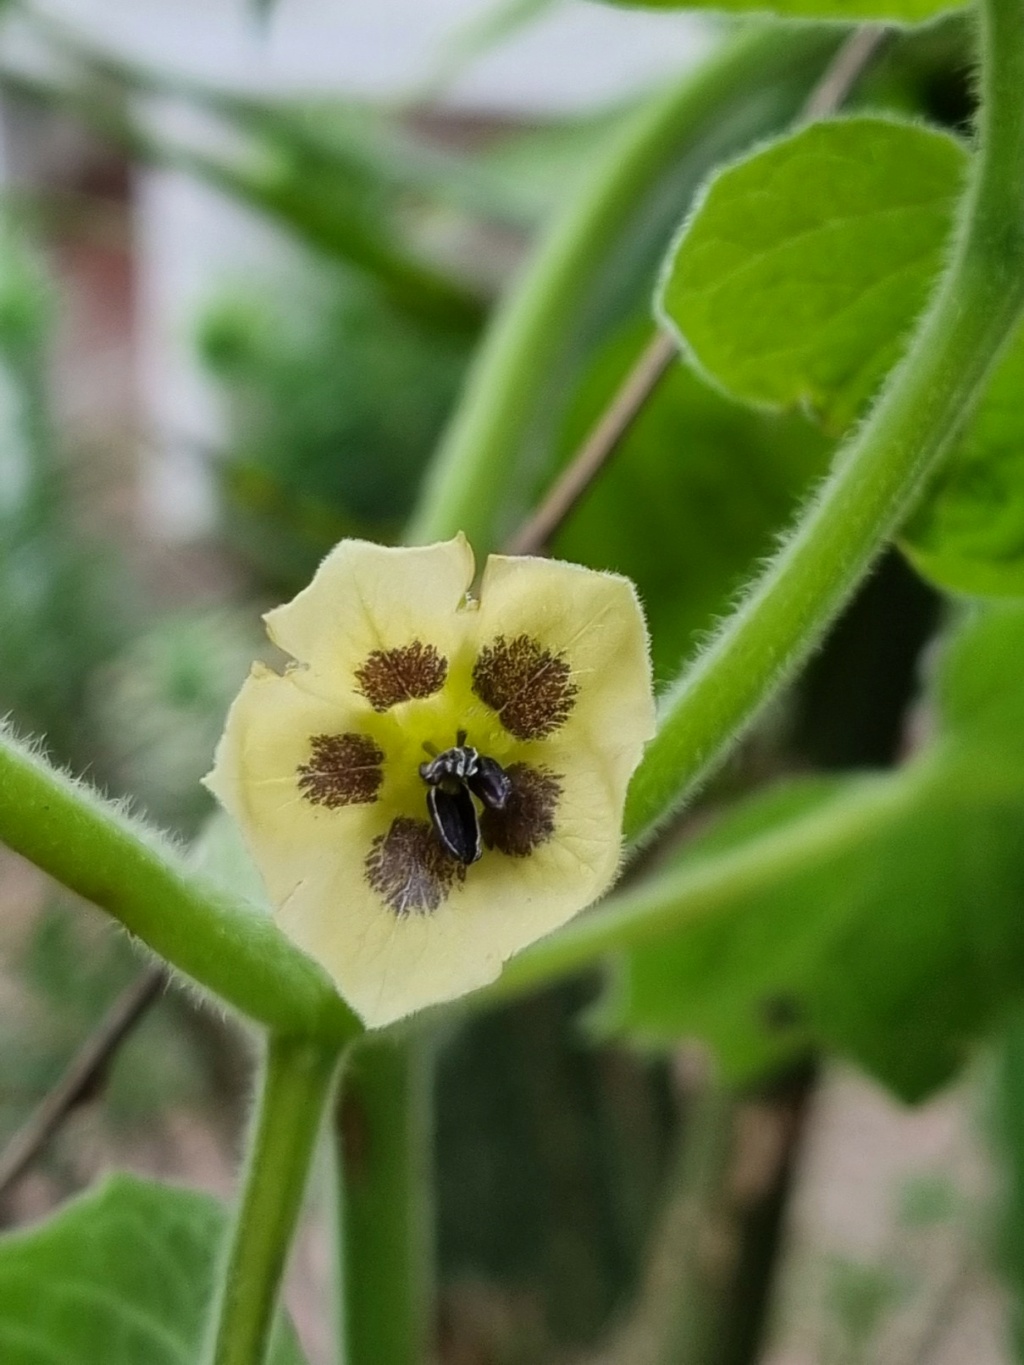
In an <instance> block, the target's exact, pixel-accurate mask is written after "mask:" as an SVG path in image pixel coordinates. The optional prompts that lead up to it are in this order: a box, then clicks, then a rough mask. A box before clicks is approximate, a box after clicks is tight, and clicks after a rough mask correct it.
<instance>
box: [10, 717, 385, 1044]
mask: <svg viewBox="0 0 1024 1365" xmlns="http://www.w3.org/2000/svg"><path fill="white" fill-rule="evenodd" d="M0 840H2V841H3V842H4V843H5V844H7V845H8V847H9V848H12V849H13V850H14V852H15V853H20V854H21V855H22V856H23V857H25V858H28V859H29V860H30V861H31V862H33V863H35V865H36V866H37V867H39V868H42V870H43V871H44V872H46V873H48V874H49V875H50V876H51V877H53V878H54V879H55V880H56V881H58V882H60V883H61V884H62V885H64V886H66V887H68V888H69V889H70V890H71V891H74V892H76V893H77V894H78V895H80V896H84V897H85V899H86V900H89V901H92V902H93V904H94V905H98V906H99V907H100V909H101V910H106V911H107V912H108V913H109V914H111V915H113V917H114V918H115V919H117V920H119V921H120V923H121V924H123V925H124V927H125V928H126V929H127V930H128V932H129V933H130V934H133V935H135V936H136V937H137V938H139V939H141V940H142V942H143V943H145V944H146V945H147V946H148V947H149V948H151V949H152V950H153V951H154V952H155V953H157V954H159V956H160V957H162V958H163V959H164V960H165V961H166V962H168V963H170V964H171V966H173V967H176V968H177V969H178V970H179V971H181V972H184V973H186V974H187V975H188V976H190V977H192V978H193V979H194V980H195V981H197V982H199V984H200V985H201V986H203V987H205V988H206V989H207V990H208V991H210V992H211V993H212V994H214V995H216V996H217V997H218V998H219V999H220V1000H221V1001H222V1002H223V1003H224V1004H227V1005H231V1006H233V1007H234V1008H235V1009H237V1010H239V1011H240V1012H241V1013H242V1014H245V1015H248V1017H249V1018H250V1019H253V1020H255V1021H257V1022H258V1023H262V1024H264V1025H266V1026H267V1027H268V1028H270V1029H272V1030H274V1031H277V1032H281V1033H287V1034H290V1035H292V1036H300V1035H301V1036H308V1037H322V1038H326V1039H329V1040H332V1041H335V1042H337V1043H339V1044H340V1043H342V1042H344V1041H345V1040H346V1039H348V1038H351V1037H353V1036H354V1035H355V1034H357V1033H360V1032H361V1031H362V1026H361V1025H360V1023H359V1021H358V1020H357V1019H356V1017H355V1015H354V1014H353V1013H352V1012H351V1010H350V1009H349V1008H348V1006H347V1005H346V1004H345V1003H344V1002H343V1001H342V999H341V997H340V996H339V995H338V993H337V992H336V991H335V989H334V986H333V985H332V984H331V982H330V980H329V978H328V977H327V975H326V973H325V972H323V971H322V970H321V969H320V968H319V967H318V966H317V965H316V964H315V963H314V962H313V961H312V960H311V959H310V958H308V957H307V956H306V955H305V953H303V952H300V951H299V949H298V948H296V947H294V946H293V945H292V944H291V943H290V942H289V941H288V939H286V938H285V936H284V935H283V934H282V933H281V932H280V930H278V929H277V927H276V926H275V924H274V922H273V920H272V919H271V917H270V915H269V914H267V913H265V912H264V911H263V910H262V908H261V907H257V906H254V905H251V904H249V903H248V902H246V901H243V900H241V899H238V898H235V897H233V896H231V895H229V894H228V893H227V892H225V891H223V890H221V888H220V887H218V886H215V885H213V884H211V883H209V882H207V881H205V880H204V879H203V878H200V877H198V876H196V875H195V874H194V873H192V872H190V871H189V870H188V869H186V868H185V866H184V865H183V864H181V863H179V861H178V860H177V858H176V857H175V855H174V852H173V850H171V849H170V848H169V847H168V846H167V845H165V844H163V843H162V841H160V840H158V839H157V837H156V836H155V835H153V834H152V832H151V831H149V830H146V829H145V827H144V826H142V825H140V824H138V823H136V822H134V821H132V820H130V819H128V817H126V816H125V815H124V813H123V812H122V811H121V810H120V809H119V808H118V807H116V806H114V805H112V804H111V803H109V802H106V801H104V800H103V799H102V798H101V797H100V796H99V795H98V794H97V793H95V792H92V791H90V790H89V789H88V788H87V787H86V786H84V785H83V784H81V783H76V782H75V781H73V780H72V779H71V778H69V777H67V776H65V775H64V774H63V773H60V772H58V771H56V769H54V768H51V767H50V766H49V765H48V764H47V763H46V762H45V761H44V760H43V759H42V758H41V757H40V756H39V755H38V754H37V753H34V752H33V751H31V750H29V749H27V748H25V747H24V746H22V745H19V744H18V743H17V742H16V741H14V740H13V739H12V737H11V736H10V734H9V733H8V732H5V731H3V730H2V729H0Z"/></svg>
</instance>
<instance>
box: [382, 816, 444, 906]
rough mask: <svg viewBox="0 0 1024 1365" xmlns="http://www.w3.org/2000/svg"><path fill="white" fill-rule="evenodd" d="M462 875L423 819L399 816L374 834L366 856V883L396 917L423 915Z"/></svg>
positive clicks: (442, 898)
mask: <svg viewBox="0 0 1024 1365" xmlns="http://www.w3.org/2000/svg"><path fill="white" fill-rule="evenodd" d="M465 875H466V869H465V868H464V867H463V865H462V863H460V862H458V861H457V860H456V859H455V858H452V857H450V856H449V855H448V854H447V853H446V852H445V850H444V849H443V848H442V847H441V845H440V844H439V843H438V841H437V837H436V835H435V834H434V831H433V829H432V828H431V826H430V825H429V824H428V822H427V821H426V820H412V819H410V818H409V816H407V815H400V816H398V817H397V818H396V819H394V820H392V822H391V828H390V829H389V830H388V832H387V834H378V835H377V837H376V839H374V841H373V843H372V844H371V846H370V851H369V853H368V854H367V855H366V880H367V881H368V882H369V884H370V886H371V887H372V888H373V889H374V891H376V892H377V894H378V895H379V896H380V897H381V899H382V900H383V901H384V902H385V904H386V905H388V906H389V907H390V908H391V909H392V910H393V911H394V912H395V914H396V915H398V916H399V917H402V916H404V915H427V914H430V913H431V912H432V911H434V910H436V909H437V908H438V907H439V906H440V905H441V904H442V903H443V902H444V901H446V900H447V899H448V894H449V892H450V891H451V889H452V887H453V885H454V884H455V883H456V882H457V881H458V882H461V881H462V880H463V879H464V877H465Z"/></svg>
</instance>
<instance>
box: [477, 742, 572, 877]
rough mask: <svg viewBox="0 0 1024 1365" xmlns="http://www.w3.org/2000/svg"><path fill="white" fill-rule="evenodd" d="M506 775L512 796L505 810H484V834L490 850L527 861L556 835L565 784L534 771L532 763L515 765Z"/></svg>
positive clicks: (555, 778) (549, 773) (552, 776)
mask: <svg viewBox="0 0 1024 1365" xmlns="http://www.w3.org/2000/svg"><path fill="white" fill-rule="evenodd" d="M505 772H506V774H507V776H508V778H509V779H510V781H511V783H512V792H511V794H510V796H509V798H508V800H507V801H506V802H505V805H504V807H503V809H501V810H490V809H488V808H486V807H485V808H484V810H483V812H482V814H481V816H480V830H481V832H482V834H483V837H484V843H485V844H486V845H487V847H488V848H496V849H497V850H498V852H499V853H507V854H508V855H509V857H511V858H525V857H526V856H527V855H528V854H530V853H532V852H533V850H534V849H535V848H539V847H540V845H541V844H544V843H547V841H548V840H549V839H550V838H551V836H552V835H553V834H554V832H555V808H556V807H557V805H558V798H559V797H560V796H561V794H562V784H561V782H559V780H558V778H557V777H556V776H555V775H554V773H551V772H548V770H547V768H532V767H531V766H530V765H529V764H528V763H513V764H512V765H511V766H510V767H508V768H506V769H505Z"/></svg>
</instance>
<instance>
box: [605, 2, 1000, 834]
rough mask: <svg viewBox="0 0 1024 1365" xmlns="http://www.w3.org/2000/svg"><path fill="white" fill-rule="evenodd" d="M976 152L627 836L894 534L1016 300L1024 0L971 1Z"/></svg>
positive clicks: (663, 739) (654, 758)
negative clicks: (932, 273)
mask: <svg viewBox="0 0 1024 1365" xmlns="http://www.w3.org/2000/svg"><path fill="white" fill-rule="evenodd" d="M981 27H982V49H983V62H982V104H981V113H980V125H981V126H980V149H979V151H978V153H977V155H976V162H975V167H974V173H973V176H972V179H971V182H970V185H969V187H968V190H967V193H966V195H965V199H964V206H963V212H962V215H961V218H960V222H959V225H958V230H957V235H956V240H955V243H954V250H953V253H952V257H951V260H950V264H949V266H948V267H947V270H946V272H945V274H944V276H943V278H942V280H941V282H940V285H939V288H938V291H937V294H936V297H935V299H934V302H933V304H932V306H931V307H930V308H929V310H928V312H927V313H926V315H925V317H924V319H923V321H922V323H921V325H920V327H919V328H918V331H917V334H916V336H915V338H914V340H913V342H912V343H911V346H910V350H909V352H908V353H907V355H906V357H905V358H904V360H903V361H902V362H901V363H900V364H899V365H898V366H897V368H896V370H895V371H894V373H893V375H892V378H891V380H890V382H889V383H888V385H887V386H886V388H885V389H884V390H883V392H882V394H881V396H880V398H879V400H878V402H877V403H876V404H875V406H874V408H873V409H872V411H871V413H870V415H869V416H868V418H867V420H866V422H865V423H864V424H863V426H862V427H861V428H860V429H859V431H857V432H856V433H855V435H854V436H853V437H852V439H851V440H850V441H849V442H848V443H847V444H846V445H845V446H844V447H843V448H842V449H841V450H840V451H839V453H838V455H837V457H836V460H835V463H834V466H833V469H832V472H831V474H830V475H829V476H828V478H827V479H826V480H825V482H824V483H823V484H822V486H821V488H820V489H819V491H818V493H817V495H816V496H815V497H814V498H812V500H811V502H810V504H809V505H808V507H807V508H806V510H805V511H804V513H803V515H802V517H801V519H800V521H799V522H798V524H797V526H796V528H795V529H794V531H793V532H792V534H791V535H790V537H789V539H788V540H787V541H786V542H785V544H784V545H783V546H782V548H781V549H780V551H779V552H778V554H777V555H776V556H775V558H774V559H773V560H772V561H771V563H770V564H769V565H768V566H767V568H766V569H765V571H764V573H763V574H762V575H761V577H760V578H759V579H758V580H757V581H756V582H755V583H754V584H753V586H752V588H751V589H750V590H749V592H748V593H747V595H746V597H745V598H744V600H743V601H742V602H741V603H740V605H739V607H738V608H737V609H736V610H735V611H734V612H733V614H732V615H731V616H730V617H729V618H727V620H726V621H725V623H724V625H723V626H722V628H721V630H720V631H719V633H718V635H717V636H716V637H715V638H714V639H713V640H712V641H711V643H710V644H709V646H708V647H707V648H706V649H705V651H704V652H703V653H702V654H701V655H699V656H698V658H697V659H696V660H695V661H694V662H693V664H692V665H691V666H690V667H689V668H688V669H686V670H685V671H684V673H683V674H682V676H681V677H680V679H679V681H678V682H677V683H676V685H675V686H674V687H673V688H672V689H671V690H670V691H669V693H668V694H667V695H666V696H665V698H664V699H663V701H662V704H661V708H660V709H661V717H660V724H659V729H658V734H657V737H656V738H655V739H654V741H653V742H652V743H651V745H650V746H649V747H648V750H647V753H646V755H645V756H644V760H643V762H642V764H641V766H640V768H639V769H638V770H637V772H636V775H635V776H634V779H633V783H632V786H631V788H630V792H629V799H628V801H627V806H626V819H625V827H626V835H627V838H628V839H630V840H631V841H633V842H634V843H635V842H641V841H643V840H646V839H648V838H649V837H650V836H651V834H652V833H653V832H654V831H655V830H656V829H657V828H658V826H659V825H660V824H661V823H662V822H663V821H664V820H665V819H666V818H667V817H668V816H669V815H671V814H672V812H673V811H674V810H676V809H677V808H678V806H679V805H680V804H681V803H682V802H683V801H684V799H685V798H686V796H687V795H688V794H689V793H691V792H692V791H693V789H694V787H695V786H697V785H698V783H700V781H701V780H702V779H703V778H704V777H705V776H706V775H707V774H708V773H709V771H710V770H711V769H712V768H713V767H714V766H715V765H716V764H718V763H719V762H721V760H722V758H723V757H724V756H725V755H726V754H727V753H728V751H729V749H730V747H731V745H732V744H733V743H735V741H736V739H737V738H738V737H739V736H740V735H741V734H742V733H743V731H744V730H745V729H746V728H747V727H748V726H749V725H750V724H751V723H752V721H753V720H755V719H756V717H757V716H758V714H759V713H760V711H761V709H762V708H763V706H764V705H765V704H766V702H767V701H768V700H769V699H770V698H771V697H772V696H773V695H774V694H775V692H776V691H777V690H778V688H779V687H780V686H781V685H782V684H783V683H784V682H786V681H788V680H789V679H790V678H791V677H792V676H793V674H794V673H795V672H796V670H797V669H798V668H799V667H800V665H801V664H802V663H803V662H804V661H805V660H806V659H807V657H808V655H809V654H810V653H811V652H812V650H813V649H814V647H815V645H816V644H817V643H818V641H819V640H820V639H821V637H822V635H823V634H824V632H825V630H826V629H827V627H828V625H829V624H830V622H831V621H832V620H834V619H835V617H836V615H837V614H838V612H839V611H840V610H841V608H842V607H843V606H844V604H845V603H846V602H847V601H848V600H849V598H850V596H851V595H852V593H853V592H854V590H855V589H856V587H857V585H858V584H859V583H860V582H861V580H862V579H863V578H864V576H865V574H866V573H867V572H868V571H869V569H870V568H871V565H872V563H873V562H874V560H875V559H876V557H877V556H878V554H879V552H880V551H881V550H882V548H883V547H884V546H885V544H886V543H887V542H888V540H889V539H890V538H891V537H892V535H893V534H894V533H895V532H896V531H897V530H898V529H899V526H900V524H901V522H902V521H903V520H904V518H905V517H906V515H907V513H908V512H909V511H910V509H911V507H912V505H913V503H914V500H915V498H916V496H917V495H918V493H919V492H920V491H921V489H922V486H923V484H924V483H925V481H926V479H927V478H928V477H929V475H931V474H932V473H933V472H934V471H935V469H936V468H937V467H938V466H939V464H940V463H941V461H942V458H943V457H944V456H945V455H946V453H947V452H948V451H949V449H950V447H951V446H952V444H953V442H954V441H955V440H956V438H957V435H958V433H959V431H960V430H961V428H962V426H963V423H964V422H965V420H966V419H967V418H968V417H969V415H970V413H971V410H972V408H973V406H974V404H975V402H976V401H977V399H978V398H979V396H980V395H981V393H982V392H983V390H984V386H985V382H986V380H987V378H988V376H989V375H990V374H991V372H992V369H993V367H994V366H995V365H996V363H997V362H998V360H999V358H1000V355H1001V353H1002V351H1003V349H1004V347H1005V346H1006V344H1007V342H1008V341H1009V340H1010V338H1011V336H1012V334H1013V331H1014V328H1015V326H1016V324H1017V322H1018V321H1019V319H1020V316H1021V311H1022V305H1024V0H985V3H984V4H983V5H982V25H981Z"/></svg>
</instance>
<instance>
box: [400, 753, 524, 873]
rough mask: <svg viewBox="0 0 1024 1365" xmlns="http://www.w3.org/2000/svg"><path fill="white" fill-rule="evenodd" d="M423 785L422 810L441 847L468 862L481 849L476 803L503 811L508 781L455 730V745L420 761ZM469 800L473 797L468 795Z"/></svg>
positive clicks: (495, 764)
mask: <svg viewBox="0 0 1024 1365" xmlns="http://www.w3.org/2000/svg"><path fill="white" fill-rule="evenodd" d="M420 777H422V778H423V781H424V782H425V783H426V785H427V811H428V812H429V814H430V821H431V824H432V825H433V827H434V832H435V834H436V835H437V837H438V839H439V840H440V841H441V844H442V846H443V847H444V848H445V849H446V850H447V851H448V852H449V853H450V854H451V856H452V857H453V858H457V859H458V860H459V862H460V863H463V864H464V865H465V866H467V867H468V866H469V864H470V863H475V862H476V860H477V859H478V858H479V857H480V854H481V853H482V851H483V842H482V839H481V834H480V816H479V813H478V811H477V807H476V802H477V801H479V802H480V804H481V805H482V806H483V807H484V808H485V809H486V810H492V811H495V810H504V808H505V804H506V802H507V801H508V799H509V796H510V795H511V794H512V780H511V778H510V777H509V775H508V774H507V773H506V771H505V769H504V768H503V767H502V766H501V764H500V763H498V762H497V760H496V759H493V758H488V757H487V756H486V754H481V753H479V752H478V751H477V750H476V749H474V748H473V747H472V746H471V745H468V744H467V743H466V732H465V731H464V730H460V731H459V733H458V735H457V737H456V742H455V745H454V746H453V747H452V748H451V749H445V750H444V752H443V753H440V754H435V755H434V756H433V757H432V758H431V759H430V761H429V762H427V763H421V764H420ZM474 798H475V799H474Z"/></svg>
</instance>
